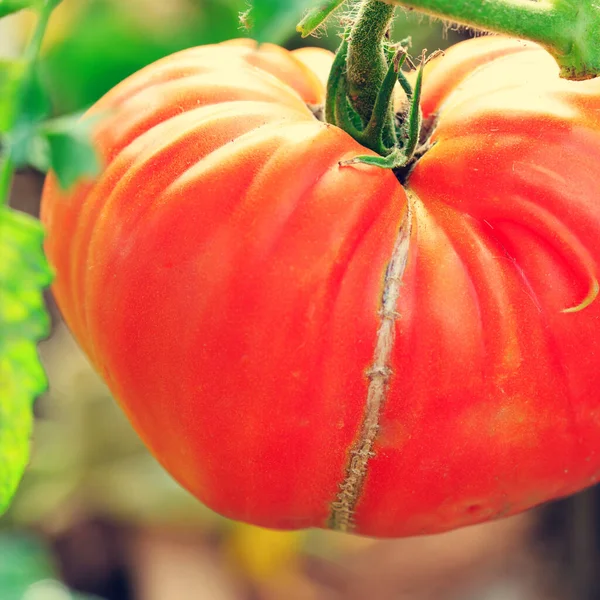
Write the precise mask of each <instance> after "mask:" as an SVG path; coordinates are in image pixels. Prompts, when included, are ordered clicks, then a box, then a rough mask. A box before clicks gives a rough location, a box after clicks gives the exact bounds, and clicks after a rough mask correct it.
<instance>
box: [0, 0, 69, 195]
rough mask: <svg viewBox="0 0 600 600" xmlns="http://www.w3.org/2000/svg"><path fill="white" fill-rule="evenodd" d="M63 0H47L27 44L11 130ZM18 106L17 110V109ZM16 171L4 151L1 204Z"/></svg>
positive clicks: (0, 174)
mask: <svg viewBox="0 0 600 600" xmlns="http://www.w3.org/2000/svg"><path fill="white" fill-rule="evenodd" d="M60 1H61V0H46V1H45V2H44V4H43V5H42V6H41V7H40V10H39V16H38V22H37V25H36V27H35V30H34V32H33V37H32V38H31V41H30V42H29V45H28V46H27V50H26V51H25V56H24V59H25V61H26V63H27V68H26V69H25V71H24V72H23V74H22V76H21V80H20V84H19V86H18V87H17V89H16V92H15V93H14V95H13V97H12V98H10V99H9V103H8V104H9V106H8V109H7V112H8V114H9V115H11V116H12V118H10V119H9V121H10V122H9V123H7V125H8V127H7V130H8V131H10V130H11V129H12V128H13V126H14V125H15V122H16V120H17V119H18V118H19V114H20V111H19V107H20V106H21V105H22V103H23V102H24V98H23V96H24V94H25V88H26V87H27V85H28V83H29V80H30V79H31V77H33V73H34V69H35V62H36V60H37V57H38V56H39V53H40V49H41V47H42V40H43V39H44V34H45V33H46V28H47V27H48V21H49V19H50V15H51V14H52V11H53V10H54V8H55V7H56V6H57V5H58V4H59V2H60ZM15 107H16V110H15ZM14 171H15V166H14V164H13V161H12V158H11V154H10V149H8V150H6V149H5V151H4V153H3V155H2V156H0V206H3V205H5V204H8V199H9V195H10V188H11V184H12V179H13V175H14Z"/></svg>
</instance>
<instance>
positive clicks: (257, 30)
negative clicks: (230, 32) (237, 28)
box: [248, 0, 315, 44]
mask: <svg viewBox="0 0 600 600" xmlns="http://www.w3.org/2000/svg"><path fill="white" fill-rule="evenodd" d="M314 4H315V1H314V0H253V1H252V9H251V10H250V12H249V13H248V19H249V24H250V26H251V31H250V33H251V35H252V37H253V38H255V39H256V40H258V41H259V42H273V43H276V44H281V43H284V42H285V41H287V40H288V39H289V38H290V37H291V36H292V35H294V33H295V31H296V25H297V24H298V22H299V21H300V19H301V18H302V15H303V13H304V11H305V10H306V9H307V8H310V7H311V6H314Z"/></svg>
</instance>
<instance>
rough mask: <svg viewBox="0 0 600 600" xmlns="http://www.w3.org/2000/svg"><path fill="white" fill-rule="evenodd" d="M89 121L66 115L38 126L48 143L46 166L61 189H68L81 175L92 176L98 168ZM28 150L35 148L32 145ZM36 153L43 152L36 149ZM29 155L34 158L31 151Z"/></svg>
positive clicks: (40, 155)
mask: <svg viewBox="0 0 600 600" xmlns="http://www.w3.org/2000/svg"><path fill="white" fill-rule="evenodd" d="M92 124H93V121H92V120H90V119H87V120H84V119H80V118H79V117H78V116H70V117H63V118H60V119H55V120H53V121H48V122H46V123H45V124H44V125H43V127H41V128H40V132H41V134H42V135H43V136H44V137H45V139H46V141H47V144H48V158H49V163H50V165H49V166H50V167H51V168H52V169H53V170H54V171H55V173H56V176H57V178H58V182H59V184H60V186H61V187H62V188H63V189H68V188H69V187H71V186H72V185H73V184H74V183H75V181H77V180H78V179H80V178H81V177H84V176H86V175H89V176H92V177H93V176H94V175H96V174H97V173H98V171H99V169H100V163H99V161H98V157H97V155H96V151H95V150H94V147H93V146H92V144H91V142H90V135H89V134H90V128H91V126H92ZM32 150H35V148H34V147H33V146H32ZM37 156H38V157H42V156H43V155H42V154H41V153H40V152H39V151H38V154H37ZM32 158H33V159H32V162H34V160H35V157H34V156H33V154H32Z"/></svg>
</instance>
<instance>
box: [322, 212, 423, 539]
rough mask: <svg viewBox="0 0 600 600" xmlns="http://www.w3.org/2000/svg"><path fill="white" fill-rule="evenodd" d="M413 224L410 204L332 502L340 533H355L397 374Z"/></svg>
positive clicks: (396, 245) (390, 268)
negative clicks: (362, 401) (362, 400)
mask: <svg viewBox="0 0 600 600" xmlns="http://www.w3.org/2000/svg"><path fill="white" fill-rule="evenodd" d="M411 222H412V218H411V211H410V201H409V203H408V207H407V213H406V218H405V220H404V223H403V224H402V225H401V226H400V230H399V232H398V236H397V237H396V240H395V242H394V248H393V251H392V256H391V258H390V261H389V263H388V265H387V267H386V271H385V277H384V283H383V292H382V295H381V302H380V307H379V319H380V322H379V328H378V330H377V338H376V341H375V350H374V354H373V362H372V363H371V366H370V367H369V368H368V369H367V371H366V377H367V379H368V382H369V384H368V390H367V400H366V407H365V413H364V417H363V421H362V424H361V429H360V433H359V435H358V437H357V438H356V440H355V442H354V444H353V445H352V448H351V449H350V452H349V455H350V461H349V464H348V466H347V468H346V475H345V477H344V481H343V482H342V483H341V484H340V488H339V492H338V494H337V496H336V499H335V501H334V502H332V503H331V510H330V515H329V522H328V524H329V527H330V528H331V529H335V530H338V531H351V530H352V529H353V527H354V514H355V511H356V505H357V503H358V501H359V499H360V496H361V494H362V491H363V488H364V484H365V479H366V477H367V471H368V465H369V460H370V459H371V458H372V457H373V456H375V453H374V452H373V446H374V445H375V440H376V438H377V434H378V432H379V419H380V415H381V409H382V407H383V405H384V403H385V400H386V397H387V391H388V385H389V381H390V379H391V377H392V375H393V371H392V368H391V366H390V363H391V358H392V350H393V347H394V338H395V329H396V321H397V320H398V319H399V317H400V315H399V314H398V312H397V311H396V306H397V304H398V298H399V296H400V287H401V285H402V276H403V274H404V269H405V268H406V263H407V260H408V247H409V242H410V231H411Z"/></svg>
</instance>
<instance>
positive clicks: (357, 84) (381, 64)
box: [346, 0, 394, 127]
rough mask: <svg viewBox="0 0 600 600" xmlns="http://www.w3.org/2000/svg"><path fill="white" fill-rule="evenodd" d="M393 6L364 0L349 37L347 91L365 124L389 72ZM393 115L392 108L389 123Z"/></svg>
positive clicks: (376, 0) (372, 0) (377, 1)
mask: <svg viewBox="0 0 600 600" xmlns="http://www.w3.org/2000/svg"><path fill="white" fill-rule="evenodd" d="M393 16H394V7H393V6H392V5H391V4H387V3H384V2H381V1H380V0H365V1H364V2H363V4H362V6H361V8H360V11H359V13H358V16H357V19H356V23H355V24H354V26H353V27H352V28H351V31H350V37H349V39H348V62H347V73H346V78H347V81H348V95H349V98H350V100H351V102H352V105H353V106H354V108H355V109H356V112H357V113H358V114H359V115H360V118H361V119H362V121H363V124H364V125H366V124H367V123H368V122H369V120H370V119H371V114H372V112H373V108H374V106H375V103H376V101H377V95H378V92H379V89H380V88H381V85H382V83H383V81H384V79H385V76H386V74H387V72H388V62H387V60H386V52H385V43H384V42H385V36H386V34H387V32H388V30H389V28H390V24H391V22H392V18H393ZM392 119H393V115H392V110H391V108H390V116H389V121H390V127H391V126H392V123H393V121H392Z"/></svg>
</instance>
